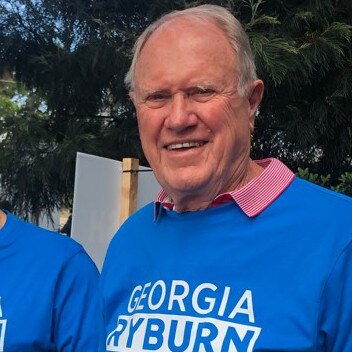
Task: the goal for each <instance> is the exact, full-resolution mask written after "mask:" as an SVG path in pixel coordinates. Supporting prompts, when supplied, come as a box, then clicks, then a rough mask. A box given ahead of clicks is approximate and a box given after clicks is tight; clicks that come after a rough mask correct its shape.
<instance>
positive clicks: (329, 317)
mask: <svg viewBox="0 0 352 352" xmlns="http://www.w3.org/2000/svg"><path fill="white" fill-rule="evenodd" d="M321 303H322V306H321V307H322V310H321V316H320V337H321V341H322V340H325V346H324V347H325V349H324V351H325V350H326V351H331V352H350V351H352V243H351V242H350V243H349V244H348V245H347V246H346V247H345V248H344V250H343V251H342V253H341V254H340V256H339V258H337V261H336V263H335V265H334V267H333V269H332V271H331V273H330V275H329V277H328V278H327V282H326V285H325V288H324V291H323V293H322V302H321Z"/></svg>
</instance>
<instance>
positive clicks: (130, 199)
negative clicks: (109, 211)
mask: <svg viewBox="0 0 352 352" xmlns="http://www.w3.org/2000/svg"><path fill="white" fill-rule="evenodd" d="M138 167H139V160H138V159H133V158H124V159H123V160H122V170H123V172H122V185H121V205H120V206H121V207H120V224H122V223H123V222H124V221H125V220H126V219H127V218H128V217H129V216H130V215H131V214H132V213H133V212H135V211H136V210H137V191H138Z"/></svg>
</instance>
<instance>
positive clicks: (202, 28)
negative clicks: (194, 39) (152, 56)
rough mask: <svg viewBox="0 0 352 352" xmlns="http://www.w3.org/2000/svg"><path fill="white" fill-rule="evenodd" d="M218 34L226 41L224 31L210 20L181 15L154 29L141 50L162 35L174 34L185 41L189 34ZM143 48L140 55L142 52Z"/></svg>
mask: <svg viewBox="0 0 352 352" xmlns="http://www.w3.org/2000/svg"><path fill="white" fill-rule="evenodd" d="M209 31H212V32H213V33H214V32H215V33H218V35H220V36H223V37H224V38H225V39H226V40H228V38H227V36H226V35H225V33H224V31H223V30H222V29H221V28H220V26H219V25H218V24H217V23H216V22H215V21H214V20H213V19H211V18H206V17H204V18H200V17H197V16H194V15H183V16H179V17H176V18H172V19H170V20H167V21H166V22H164V23H162V24H161V25H160V26H159V27H158V28H156V29H155V30H154V31H153V33H151V35H150V36H149V37H148V39H147V40H146V41H145V43H144V45H143V48H144V47H145V46H147V45H148V43H150V42H154V41H156V42H157V41H158V39H159V38H160V37H162V36H163V35H167V34H169V33H172V32H174V33H175V35H176V36H177V37H181V38H182V37H184V40H187V36H188V35H189V34H190V33H200V32H204V33H205V32H209ZM143 48H142V50H141V53H142V52H143Z"/></svg>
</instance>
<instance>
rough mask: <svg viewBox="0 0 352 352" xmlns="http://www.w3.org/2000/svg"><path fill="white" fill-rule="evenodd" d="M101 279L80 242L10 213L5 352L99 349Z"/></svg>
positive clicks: (2, 261) (2, 296) (3, 237)
mask: <svg viewBox="0 0 352 352" xmlns="http://www.w3.org/2000/svg"><path fill="white" fill-rule="evenodd" d="M98 280H99V273H98V271H97V269H96V267H95V265H94V264H93V262H92V261H91V259H90V258H89V257H88V255H87V254H86V253H85V251H84V250H83V248H82V247H81V246H80V245H79V244H78V243H76V242H74V241H73V240H72V239H70V238H68V237H66V236H63V235H60V234H57V233H54V232H51V231H47V230H44V229H41V228H39V227H36V226H34V225H31V224H29V223H26V222H24V221H21V220H20V219H18V218H16V217H14V216H13V215H11V214H10V213H7V219H6V223H5V225H4V227H3V228H2V229H1V230H0V352H39V351H43V352H44V351H45V352H48V351H55V352H97V351H98V348H99V347H98V345H99V341H100V340H101V338H102V337H103V333H102V329H103V327H102V312H101V299H100V294H99V281H98Z"/></svg>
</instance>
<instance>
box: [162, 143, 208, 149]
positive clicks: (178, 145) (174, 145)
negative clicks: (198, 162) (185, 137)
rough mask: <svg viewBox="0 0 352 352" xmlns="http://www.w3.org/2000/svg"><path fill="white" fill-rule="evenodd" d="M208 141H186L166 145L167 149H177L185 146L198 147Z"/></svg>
mask: <svg viewBox="0 0 352 352" xmlns="http://www.w3.org/2000/svg"><path fill="white" fill-rule="evenodd" d="M205 143H206V142H185V143H174V144H170V145H167V146H166V149H167V150H177V149H183V148H198V147H201V146H202V145H204V144H205Z"/></svg>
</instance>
